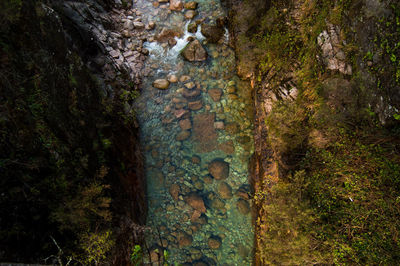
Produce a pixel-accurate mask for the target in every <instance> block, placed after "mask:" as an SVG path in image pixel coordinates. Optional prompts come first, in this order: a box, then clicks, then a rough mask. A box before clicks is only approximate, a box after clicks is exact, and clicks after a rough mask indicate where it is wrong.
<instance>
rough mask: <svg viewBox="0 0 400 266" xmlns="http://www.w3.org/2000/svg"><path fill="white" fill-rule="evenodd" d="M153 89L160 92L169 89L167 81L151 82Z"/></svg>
mask: <svg viewBox="0 0 400 266" xmlns="http://www.w3.org/2000/svg"><path fill="white" fill-rule="evenodd" d="M153 87H154V88H157V89H160V90H166V89H168V87H169V81H168V80H166V79H156V80H155V81H154V82H153Z"/></svg>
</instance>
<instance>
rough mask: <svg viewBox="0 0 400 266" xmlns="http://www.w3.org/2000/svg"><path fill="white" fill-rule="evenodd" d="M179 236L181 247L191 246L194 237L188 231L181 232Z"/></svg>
mask: <svg viewBox="0 0 400 266" xmlns="http://www.w3.org/2000/svg"><path fill="white" fill-rule="evenodd" d="M177 237H178V245H179V247H187V246H190V245H191V244H192V242H193V238H192V237H191V236H190V235H189V234H187V233H186V232H180V233H179V234H178V236H177Z"/></svg>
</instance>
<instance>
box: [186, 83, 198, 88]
mask: <svg viewBox="0 0 400 266" xmlns="http://www.w3.org/2000/svg"><path fill="white" fill-rule="evenodd" d="M195 86H196V84H194V82H189V83H186V84H185V87H186V88H188V89H193V88H194V87H195Z"/></svg>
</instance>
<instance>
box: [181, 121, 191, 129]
mask: <svg viewBox="0 0 400 266" xmlns="http://www.w3.org/2000/svg"><path fill="white" fill-rule="evenodd" d="M179 126H180V127H181V129H182V130H188V129H191V128H192V122H190V119H188V118H187V119H183V120H180V121H179Z"/></svg>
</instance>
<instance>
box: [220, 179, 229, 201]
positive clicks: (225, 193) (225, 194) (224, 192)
mask: <svg viewBox="0 0 400 266" xmlns="http://www.w3.org/2000/svg"><path fill="white" fill-rule="evenodd" d="M218 194H219V196H220V197H221V198H222V199H231V198H232V188H231V187H230V186H229V185H228V184H227V183H226V182H221V183H219V185H218Z"/></svg>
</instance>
